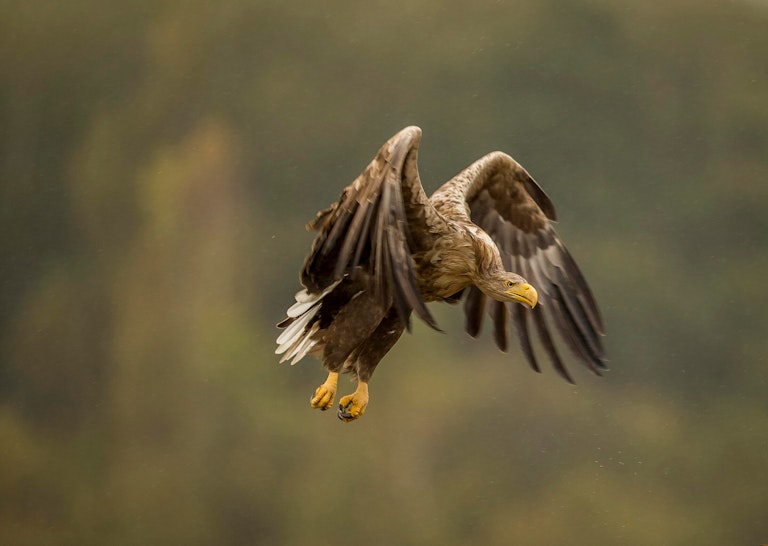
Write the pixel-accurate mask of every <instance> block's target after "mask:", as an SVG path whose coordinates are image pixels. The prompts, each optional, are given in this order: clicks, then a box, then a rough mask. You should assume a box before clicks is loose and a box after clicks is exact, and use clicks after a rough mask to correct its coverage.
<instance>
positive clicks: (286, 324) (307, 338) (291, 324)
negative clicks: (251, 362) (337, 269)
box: [275, 280, 341, 365]
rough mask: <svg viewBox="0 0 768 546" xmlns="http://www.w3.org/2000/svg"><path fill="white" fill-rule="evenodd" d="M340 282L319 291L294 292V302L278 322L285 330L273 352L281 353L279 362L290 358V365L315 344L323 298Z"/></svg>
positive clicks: (279, 326) (303, 355) (302, 356)
mask: <svg viewBox="0 0 768 546" xmlns="http://www.w3.org/2000/svg"><path fill="white" fill-rule="evenodd" d="M340 282H341V280H338V281H336V282H335V283H333V284H331V285H330V286H329V287H328V288H326V289H325V290H323V291H322V292H320V293H316V294H311V293H309V292H308V291H307V290H301V291H299V292H297V293H296V303H294V304H293V305H292V306H291V307H289V308H288V311H287V313H286V314H287V315H288V316H287V317H286V318H285V319H283V320H282V321H281V322H280V323H278V325H277V327H278V328H285V330H284V331H283V332H282V333H281V334H280V335H279V336H278V338H277V345H278V347H277V349H275V354H278V355H279V354H281V355H283V356H282V358H281V359H280V362H285V361H286V360H288V359H293V360H291V365H294V364H296V363H297V362H298V361H299V360H301V359H302V358H304V357H305V356H306V355H307V354H308V353H309V352H310V351H311V350H312V349H313V348H314V347H315V346H316V345H317V342H318V340H317V339H315V338H314V335H315V334H316V333H317V331H318V330H319V329H320V322H319V320H318V319H317V313H318V311H320V307H321V306H322V302H323V298H324V297H325V296H326V295H328V294H329V293H330V292H331V291H333V289H334V288H336V286H337V285H338V284H339V283H340Z"/></svg>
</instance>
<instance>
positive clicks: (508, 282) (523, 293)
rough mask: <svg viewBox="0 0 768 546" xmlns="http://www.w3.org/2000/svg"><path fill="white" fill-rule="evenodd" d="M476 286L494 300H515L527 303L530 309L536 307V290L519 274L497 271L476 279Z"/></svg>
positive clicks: (537, 296)
mask: <svg viewBox="0 0 768 546" xmlns="http://www.w3.org/2000/svg"><path fill="white" fill-rule="evenodd" d="M477 287H478V288H479V289H480V290H482V292H483V293H484V294H485V295H486V296H489V297H491V298H493V299H495V300H498V301H515V302H517V303H522V304H524V305H527V306H528V307H530V308H531V309H533V308H534V307H536V303H538V301H539V294H538V292H536V289H535V288H534V287H533V286H531V285H530V284H528V281H526V280H525V279H524V278H522V277H521V276H520V275H518V274H516V273H510V272H508V271H499V272H496V273H492V274H490V275H488V276H486V277H484V278H483V279H478V282H477Z"/></svg>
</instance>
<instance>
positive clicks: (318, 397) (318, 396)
mask: <svg viewBox="0 0 768 546" xmlns="http://www.w3.org/2000/svg"><path fill="white" fill-rule="evenodd" d="M338 384H339V372H328V378H327V379H326V380H325V383H323V384H322V385H320V386H319V387H317V389H315V395H314V396H313V397H312V399H311V400H310V401H309V404H310V405H311V406H312V407H313V408H316V409H320V410H321V411H325V410H327V409H329V408H330V407H331V406H333V398H334V397H335V396H336V387H337V385H338Z"/></svg>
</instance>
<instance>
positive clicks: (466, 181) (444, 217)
mask: <svg viewBox="0 0 768 546" xmlns="http://www.w3.org/2000/svg"><path fill="white" fill-rule="evenodd" d="M420 139H421V129H419V128H418V127H406V128H405V129H403V130H402V131H400V132H399V133H397V134H396V135H395V136H393V137H392V138H391V139H389V140H388V141H387V142H386V144H384V146H382V148H381V149H380V150H379V152H378V154H376V157H375V158H374V159H373V161H372V162H371V163H370V164H369V165H368V167H367V168H366V169H365V170H364V171H363V173H362V174H360V176H358V177H357V179H355V180H354V182H352V184H350V185H349V186H347V187H346V188H345V189H344V191H343V192H342V194H341V197H340V198H339V200H338V201H337V202H336V203H334V204H333V205H331V206H330V207H329V208H327V209H325V210H323V211H320V212H319V213H318V214H317V218H316V219H315V220H314V221H313V222H311V223H310V224H308V225H307V229H311V230H317V231H318V232H319V233H318V235H317V237H316V238H315V240H314V242H313V243H312V248H311V250H310V253H309V256H308V257H307V259H306V262H305V263H304V267H303V269H302V270H301V274H300V281H301V284H302V285H303V286H304V289H303V290H301V291H300V292H298V293H297V294H296V303H295V304H293V305H292V306H291V307H290V308H289V309H288V312H287V315H288V316H287V318H286V319H284V320H283V321H282V322H280V323H279V324H278V327H279V328H283V329H284V330H283V331H282V332H281V334H280V336H279V337H278V338H277V344H278V348H277V350H276V351H275V352H276V353H277V354H282V355H283V357H282V359H281V362H283V361H285V360H287V359H292V363H295V362H297V361H299V360H301V359H302V358H303V357H304V356H305V355H308V354H309V355H313V356H315V357H317V358H318V359H319V360H321V361H322V363H323V366H324V367H325V368H326V369H327V370H328V378H327V379H326V380H325V382H324V383H323V384H322V385H320V386H319V387H318V388H317V389H316V390H315V393H314V396H313V397H312V399H311V402H310V403H311V406H312V407H313V408H318V409H321V410H327V409H329V408H330V407H332V405H333V400H334V397H335V395H336V388H337V385H338V378H339V373H340V372H345V373H354V374H356V376H357V388H356V389H355V391H354V392H353V393H352V394H349V395H347V396H344V397H342V398H341V400H340V404H339V410H338V416H339V418H340V419H341V420H343V421H352V420H354V419H357V418H359V417H360V416H361V415H363V413H364V412H365V409H366V406H367V405H368V382H369V381H370V379H371V376H372V375H373V371H374V369H375V368H376V366H377V364H378V363H379V362H380V361H381V359H382V358H383V357H384V355H385V354H386V353H387V352H388V351H389V350H390V349H391V348H392V346H393V345H394V344H395V342H397V340H398V339H399V338H400V335H401V334H402V333H403V331H404V330H406V329H408V330H409V331H410V327H411V323H410V317H411V313H412V312H415V313H416V315H418V317H419V318H420V319H422V320H423V321H424V322H426V323H427V324H428V325H429V326H431V327H432V328H435V329H439V328H438V326H437V323H436V322H435V319H434V318H433V317H432V314H431V313H430V312H429V309H428V308H427V306H426V305H425V304H426V303H427V302H432V301H445V302H450V303H455V302H458V301H459V300H460V299H461V298H463V299H464V312H465V314H466V330H467V332H468V333H469V334H470V335H471V336H473V337H476V336H477V335H478V334H479V332H480V329H481V326H482V322H483V316H484V315H485V313H486V312H487V313H488V314H489V316H490V318H491V321H492V322H493V335H494V340H495V342H496V345H498V347H499V348H500V349H501V350H502V351H506V350H507V348H508V344H509V341H508V330H509V323H510V322H513V323H514V325H515V330H516V331H517V339H518V341H519V343H520V346H521V348H522V351H523V354H524V355H525V357H526V359H527V361H528V363H529V364H530V365H531V367H532V368H533V369H534V370H536V371H537V372H538V371H540V369H539V363H538V360H537V358H536V355H535V353H534V348H533V344H532V340H531V331H532V330H535V331H536V333H537V337H538V339H539V341H540V345H541V348H543V350H544V352H545V353H546V354H547V356H548V357H549V359H550V360H551V362H552V365H553V366H554V368H555V370H557V372H559V374H560V375H561V376H563V377H564V378H565V379H566V380H567V381H569V382H573V380H572V379H571V376H570V374H569V373H568V371H567V370H566V368H565V365H564V364H563V361H562V360H561V358H560V355H559V354H558V351H557V349H556V347H555V343H554V340H553V336H552V332H557V333H558V334H559V337H560V338H561V339H562V341H563V342H564V344H565V345H566V346H567V347H568V348H569V349H570V350H571V352H572V353H573V356H574V357H575V358H576V359H577V360H579V361H580V362H582V363H583V364H584V365H586V366H587V367H588V368H589V369H590V370H591V371H592V372H594V373H595V374H597V375H600V374H601V371H602V370H605V369H606V366H605V357H604V352H603V347H602V343H601V336H602V335H603V323H602V319H601V316H600V311H599V310H598V307H597V304H596V303H595V299H594V297H593V296H592V292H591V291H590V289H589V286H588V285H587V283H586V281H585V280H584V277H583V276H582V274H581V272H580V271H579V268H578V266H577V265H576V262H575V261H574V260H573V258H572V257H571V255H570V253H569V252H568V250H567V249H566V248H565V246H564V245H563V243H562V242H561V241H560V239H559V238H558V236H557V234H556V233H555V230H554V228H553V227H552V221H554V220H555V219H556V218H555V208H554V206H553V204H552V202H551V201H550V199H549V197H548V196H547V194H545V193H544V191H543V190H542V189H541V188H540V187H539V185H538V184H537V183H536V182H535V181H534V180H533V178H531V176H530V175H529V174H528V173H527V172H526V170H525V169H523V167H522V166H520V165H519V164H518V163H517V162H516V161H515V160H514V159H512V158H511V157H509V156H508V155H506V154H504V153H502V152H493V153H490V154H488V155H486V156H484V157H482V158H481V159H479V160H478V161H476V162H474V163H473V164H472V165H470V166H469V167H467V168H466V169H464V170H463V171H462V172H460V173H459V174H458V175H456V176H455V177H454V178H453V179H452V180H450V181H449V182H447V183H446V184H444V185H443V186H442V187H441V188H439V189H438V190H437V191H436V192H435V193H434V194H433V195H432V197H427V195H426V194H425V193H424V189H423V188H422V186H421V180H420V179H419V172H418V168H417V165H416V161H417V154H418V148H419V141H420ZM515 304H521V305H515ZM537 304H538V305H537Z"/></svg>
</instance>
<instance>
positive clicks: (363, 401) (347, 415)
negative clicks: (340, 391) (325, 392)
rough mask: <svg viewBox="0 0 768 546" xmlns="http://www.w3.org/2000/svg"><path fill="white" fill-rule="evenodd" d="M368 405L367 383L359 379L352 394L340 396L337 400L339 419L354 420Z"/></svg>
mask: <svg viewBox="0 0 768 546" xmlns="http://www.w3.org/2000/svg"><path fill="white" fill-rule="evenodd" d="M367 405H368V383H365V382H363V381H360V382H359V383H358V384H357V389H355V392H353V393H352V394H348V395H347V396H342V397H341V400H339V413H338V416H339V419H341V420H342V421H344V422H347V423H348V422H349V421H354V420H355V419H357V418H358V417H361V416H362V415H363V414H364V413H365V407H366V406H367Z"/></svg>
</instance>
